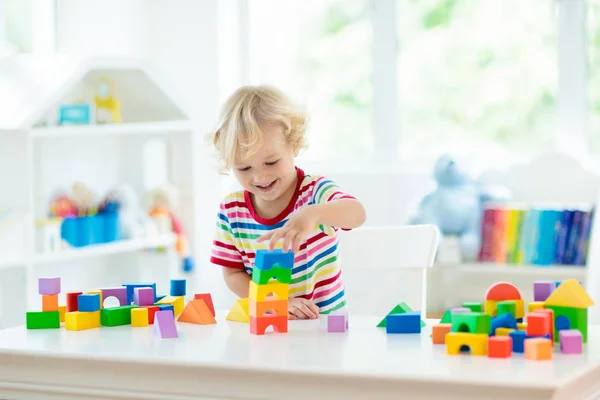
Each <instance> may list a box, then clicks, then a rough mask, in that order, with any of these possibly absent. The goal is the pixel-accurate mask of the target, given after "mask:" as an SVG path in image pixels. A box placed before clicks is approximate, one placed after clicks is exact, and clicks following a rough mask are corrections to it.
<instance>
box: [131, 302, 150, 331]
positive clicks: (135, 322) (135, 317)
mask: <svg viewBox="0 0 600 400" xmlns="http://www.w3.org/2000/svg"><path fill="white" fill-rule="evenodd" d="M131 326H135V327H144V326H148V309H147V308H143V307H139V308H132V309H131Z"/></svg>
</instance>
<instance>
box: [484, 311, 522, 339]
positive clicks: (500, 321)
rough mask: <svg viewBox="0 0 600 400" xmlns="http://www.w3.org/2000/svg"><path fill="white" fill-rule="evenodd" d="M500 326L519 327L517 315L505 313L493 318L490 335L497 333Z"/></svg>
mask: <svg viewBox="0 0 600 400" xmlns="http://www.w3.org/2000/svg"><path fill="white" fill-rule="evenodd" d="M499 328H507V329H512V330H514V329H517V320H516V319H515V316H514V315H513V314H510V313H504V314H502V315H500V316H497V317H493V318H491V321H490V335H492V336H493V335H497V333H496V332H497V330H498V329H499Z"/></svg>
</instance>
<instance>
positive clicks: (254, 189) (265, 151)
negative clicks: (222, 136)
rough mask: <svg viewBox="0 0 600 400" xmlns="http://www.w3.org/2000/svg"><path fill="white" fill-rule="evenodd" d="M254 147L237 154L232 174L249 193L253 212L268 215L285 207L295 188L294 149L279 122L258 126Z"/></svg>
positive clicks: (270, 215)
mask: <svg viewBox="0 0 600 400" xmlns="http://www.w3.org/2000/svg"><path fill="white" fill-rule="evenodd" d="M262 132H263V137H262V139H261V144H260V146H259V148H258V150H257V151H256V152H255V153H253V154H252V155H250V156H249V157H244V155H243V154H237V155H236V158H235V162H234V165H233V173H234V175H235V177H236V179H237V180H238V182H239V183H240V185H242V187H243V188H244V189H245V190H247V191H248V192H250V193H251V195H252V196H251V197H252V199H253V202H254V206H255V208H256V211H257V212H258V213H259V214H263V216H265V217H267V218H268V217H272V216H275V215H277V214H278V213H279V212H281V211H283V209H284V208H285V207H286V206H287V204H288V202H289V201H290V199H291V198H292V196H293V194H294V191H295V189H296V180H297V173H296V168H295V165H294V157H295V156H296V154H295V153H296V152H295V151H294V148H293V146H291V145H290V144H289V143H287V142H286V140H285V137H284V135H283V129H282V127H281V126H280V125H273V126H267V127H264V128H263V129H262Z"/></svg>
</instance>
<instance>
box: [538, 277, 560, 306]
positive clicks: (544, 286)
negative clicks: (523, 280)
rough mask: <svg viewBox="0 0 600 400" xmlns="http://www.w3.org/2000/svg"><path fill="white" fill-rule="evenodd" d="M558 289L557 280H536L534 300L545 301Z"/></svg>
mask: <svg viewBox="0 0 600 400" xmlns="http://www.w3.org/2000/svg"><path fill="white" fill-rule="evenodd" d="M554 289H556V282H553V281H535V282H533V301H535V302H544V301H546V299H547V298H548V297H550V295H551V294H552V292H553V291H554Z"/></svg>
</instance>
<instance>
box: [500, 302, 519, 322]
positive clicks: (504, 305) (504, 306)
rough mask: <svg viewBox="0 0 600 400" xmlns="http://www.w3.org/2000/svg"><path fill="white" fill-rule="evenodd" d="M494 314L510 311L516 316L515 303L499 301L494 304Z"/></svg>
mask: <svg viewBox="0 0 600 400" xmlns="http://www.w3.org/2000/svg"><path fill="white" fill-rule="evenodd" d="M496 310H497V311H496V315H498V316H500V315H502V314H506V313H510V314H512V315H513V317H515V318H516V317H517V303H515V302H514V301H499V302H498V304H497V305H496Z"/></svg>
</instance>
